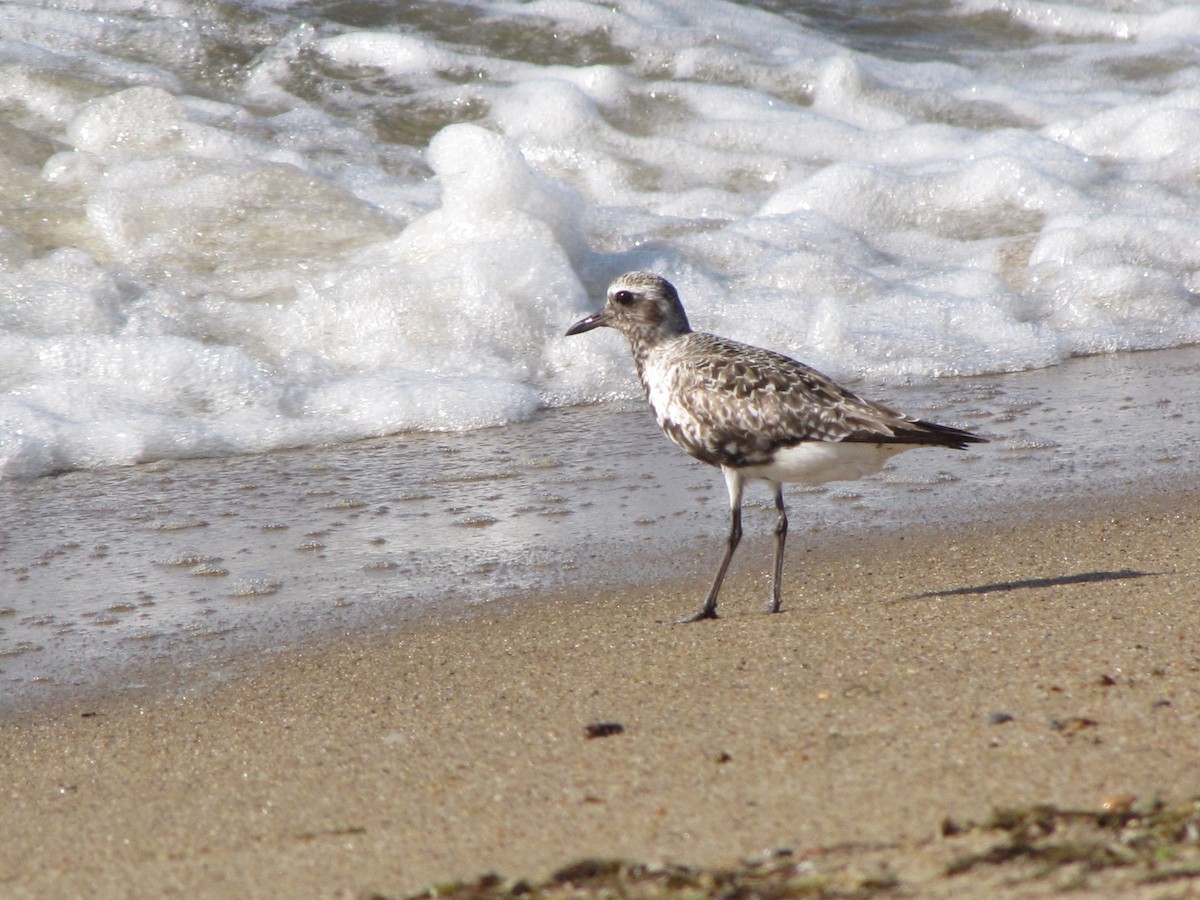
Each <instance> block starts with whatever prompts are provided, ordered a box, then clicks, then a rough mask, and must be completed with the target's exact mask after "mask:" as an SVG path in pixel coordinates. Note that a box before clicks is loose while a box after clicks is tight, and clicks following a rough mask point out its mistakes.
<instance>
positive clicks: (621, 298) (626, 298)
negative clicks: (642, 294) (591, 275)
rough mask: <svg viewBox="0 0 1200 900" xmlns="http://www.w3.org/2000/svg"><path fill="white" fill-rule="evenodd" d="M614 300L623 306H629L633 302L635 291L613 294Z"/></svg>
mask: <svg viewBox="0 0 1200 900" xmlns="http://www.w3.org/2000/svg"><path fill="white" fill-rule="evenodd" d="M613 300H614V301H615V302H617V303H620V304H621V305H622V306H628V305H629V304H630V303H632V302H633V291H617V292H616V293H615V294H613Z"/></svg>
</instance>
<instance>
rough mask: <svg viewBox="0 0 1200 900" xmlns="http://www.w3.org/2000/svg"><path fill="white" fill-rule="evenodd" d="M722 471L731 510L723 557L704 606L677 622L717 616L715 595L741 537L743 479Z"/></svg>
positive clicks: (730, 470)
mask: <svg viewBox="0 0 1200 900" xmlns="http://www.w3.org/2000/svg"><path fill="white" fill-rule="evenodd" d="M724 472H725V484H726V486H727V487H728V488H729V507H730V511H731V514H730V522H729V537H728V538H727V540H726V545H725V558H724V559H722V560H721V567H720V568H719V569H717V577H716V578H714V579H713V583H712V587H710V588H709V589H708V597H706V598H705V600H704V606H702V607H701V608H700V612H698V613H696V614H695V615H691V616H685V617H684V618H682V619H679V620H678V622H679V624H683V623H685V622H699V621H700V620H701V619H715V618H717V595H718V594H719V593H721V582H723V581H724V580H725V573H726V571H728V569H729V562H730V560H732V559H733V551H734V550H736V549H737V545H738V543H739V542H740V541H741V539H742V487H743V486H744V484H745V480H744V479H743V478H742V476H741V475H740V474H739V473H738V471H737V470H736V469H724Z"/></svg>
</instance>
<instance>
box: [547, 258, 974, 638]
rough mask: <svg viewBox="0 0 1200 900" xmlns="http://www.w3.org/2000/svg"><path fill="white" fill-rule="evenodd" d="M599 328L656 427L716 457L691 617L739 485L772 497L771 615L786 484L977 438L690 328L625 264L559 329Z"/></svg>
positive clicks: (713, 607) (670, 292) (737, 510)
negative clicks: (714, 493)
mask: <svg viewBox="0 0 1200 900" xmlns="http://www.w3.org/2000/svg"><path fill="white" fill-rule="evenodd" d="M602 326H607V327H609V328H615V329H616V330H617V331H619V332H621V334H623V335H625V337H626V339H628V341H629V347H630V349H631V350H632V351H633V361H634V364H635V365H636V366H637V372H638V377H639V378H640V379H641V382H642V387H643V388H645V391H646V399H647V400H648V401H649V402H650V408H651V409H653V410H654V416H655V418H656V419H657V420H658V424H659V427H660V428H662V430H663V431H664V432H665V433H666V435H667V437H669V438H670V439H671V440H672V441H674V442H675V444H676V445H678V446H679V447H680V448H682V449H683V450H686V451H687V452H688V453H690V454H691V455H692V456H694V457H695V458H696V459H699V460H701V461H702V462H706V463H708V464H709V465H713V466H720V467H721V471H722V472H723V473H724V475H725V484H726V485H727V487H728V488H729V506H730V508H731V510H732V512H731V517H732V518H731V522H730V527H729V537H728V539H727V542H726V547H725V556H724V558H723V559H722V560H721V565H720V567H719V568H718V569H717V575H716V578H714V579H713V583H712V587H711V588H710V589H709V591H708V596H707V597H706V598H705V600H704V606H703V607H701V609H700V611H699V612H698V613H696V614H695V615H693V616H688V617H687V618H684V619H680V621H681V622H694V621H698V620H700V619H715V618H716V617H717V595H718V594H719V593H720V592H721V582H722V581H724V580H725V573H726V571H727V570H728V569H729V561H730V560H731V559H733V552H734V550H736V549H737V545H738V542H739V541H741V539H742V491H743V489H744V488H745V485H746V482H747V481H748V480H752V479H758V480H761V481H765V482H767V484H768V485H770V487H771V490H772V491H773V492H774V495H775V509H776V510H777V512H778V518H777V519H776V523H775V577H774V582H773V585H772V594H771V603H770V605H769V606H768V610H769V611H770V612H779V608H780V603H781V593H782V590H783V585H782V580H783V548H784V544H785V542H786V541H787V530H788V519H787V508H786V506H785V505H784V502H783V485H784V484H785V483H793V484H795V483H799V484H821V483H823V482H827V481H849V480H853V479H856V478H861V477H862V476H864V475H870V474H872V473H874V472H878V471H879V470H880V469H881V468H882V467H883V464H884V463H885V462H887V460H888V459H889V458H891V457H892V456H895V455H896V454H897V453H902V452H903V451H905V450H911V449H913V448H915V447H950V448H953V449H955V450H962V449H965V448H966V446H967V445H968V444H975V443H984V442H986V440H987V439H986V438H982V437H979V436H978V435H975V434H972V433H970V432H969V431H963V430H962V429H959V428H951V427H950V426H948V425H938V424H935V423H933V422H925V421H922V420H920V419H914V418H912V417H911V416H906V415H904V414H903V413H899V412H896V411H895V410H893V409H889V408H888V407H886V406H884V405H882V404H880V403H874V402H872V401H870V400H865V399H863V398H862V397H859V396H858V395H857V394H855V393H853V392H852V391H849V390H847V389H846V388H844V387H841V386H840V385H838V384H836V383H835V382H834V381H832V380H831V379H829V378H827V377H826V376H824V375H822V374H821V373H820V372H818V371H816V370H815V369H813V368H810V367H809V366H806V365H805V364H804V363H802V362H797V361H796V360H794V359H792V358H790V357H788V356H784V355H783V354H781V353H775V352H773V351H771V350H764V349H763V348H761V347H753V346H750V345H749V344H742V343H739V342H738V341H733V340H730V339H728V338H723V337H717V336H716V335H713V334H705V333H703V332H699V331H692V328H691V326H690V325H689V324H688V319H687V314H686V313H685V312H684V311H683V304H681V303H680V302H679V294H678V293H677V292H676V291H675V288H674V286H673V285H672V284H671V283H670V282H669V281H667V280H666V279H664V278H661V277H659V276H658V275H655V274H653V273H651V272H628V273H626V274H625V275H622V276H621V277H620V278H618V279H617V280H616V281H614V282H613V283H612V284H611V285H610V286H609V288H608V298H607V301H606V302H605V304H604V308H603V309H601V310H600V312H598V313H596V314H595V315H591V316H588V317H587V318H585V319H581V320H580V321H578V322H576V323H575V324H574V325H572V326H571V327H570V328H568V329H567V334H568V335H572V334H582V333H583V332H585V331H591V330H592V329H593V328H600V327H602Z"/></svg>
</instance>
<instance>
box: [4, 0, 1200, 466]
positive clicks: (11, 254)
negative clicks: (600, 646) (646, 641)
mask: <svg viewBox="0 0 1200 900" xmlns="http://www.w3.org/2000/svg"><path fill="white" fill-rule="evenodd" d="M1198 35H1200V7H1195V6H1184V5H1178V4H1175V3H1171V2H1154V0H1139V2H1133V0H1129V2H1120V0H1109V2H1105V0H1096V2H1075V3H1050V2H989V0H937V2H932V0H931V2H897V0H873V2H860V3H832V2H830V3H821V2H807V3H806V2H783V0H763V2H760V3H729V2H720V0H630V2H615V3H603V4H601V3H589V2H581V0H534V2H520V3H518V2H455V3H447V2H419V0H418V2H411V3H404V4H399V3H395V2H390V0H388V2H384V0H379V2H353V0H327V2H288V0H202V2H192V0H187V2H184V0H69V2H67V0H64V2H21V0H9V2H5V3H4V4H3V5H0V477H4V478H8V479H25V478H31V477H37V476H44V475H47V474H51V473H60V472H64V471H69V470H75V469H93V468H104V467H111V466H123V465H129V464H134V463H142V462H148V461H154V460H171V459H182V458H189V457H234V456H238V455H241V454H248V453H258V452H263V451H270V450H280V449H284V448H295V447H304V446H313V445H330V444H340V443H343V442H351V441H357V440H361V439H363V438H369V437H372V436H380V435H389V434H396V433H402V432H412V431H416V432H421V431H424V432H464V431H471V430H473V429H480V428H484V427H486V426H495V425H506V424H511V423H518V422H527V421H529V420H530V419H531V418H533V417H534V416H535V415H536V414H537V413H538V412H539V410H545V409H548V408H555V407H566V406H570V405H573V404H578V403H583V402H592V401H605V400H625V399H629V398H633V397H635V396H636V394H637V387H636V384H635V382H634V379H633V377H632V367H631V365H630V362H629V360H628V355H627V350H626V348H625V347H624V345H623V343H622V342H621V340H620V339H619V338H618V337H617V336H616V335H612V334H608V333H604V334H592V335H588V336H586V337H580V338H565V337H564V336H563V331H564V330H565V328H566V327H567V326H568V325H569V324H571V323H572V322H573V321H575V320H576V319H577V318H579V317H580V316H581V315H583V314H585V313H587V312H591V311H593V310H594V309H595V308H596V307H597V306H598V305H599V303H600V302H601V298H602V296H603V291H604V287H605V285H606V284H607V282H608V281H609V280H610V279H611V278H612V277H613V276H615V275H616V274H619V273H620V272H622V271H625V270H628V269H631V268H650V269H654V270H657V271H659V272H661V273H663V274H664V275H666V276H667V277H668V278H670V279H671V280H673V281H674V282H675V283H676V284H677V286H678V287H679V288H680V290H681V293H682V295H683V297H684V300H685V303H686V304H687V305H688V309H689V313H690V316H691V318H692V321H693V324H694V325H696V326H697V327H699V328H702V329H704V330H710V331H716V332H721V333H726V334H729V335H732V336H736V337H738V338H741V339H744V340H748V341H751V342H755V343H761V344H766V345H769V346H771V347H774V348H776V349H779V350H782V351H784V352H787V353H791V354H793V355H796V356H798V357H800V358H802V359H804V360H805V361H807V362H810V363H812V364H814V365H816V366H818V367H819V368H821V369H823V370H825V371H827V372H829V373H830V374H832V375H834V376H836V377H839V378H842V379H847V380H850V381H853V382H856V383H866V384H869V385H871V386H873V387H877V386H882V387H884V388H885V389H886V388H887V387H889V386H899V385H902V384H921V383H928V382H930V381H932V380H934V379H938V378H942V377H944V376H954V375H980V374H989V373H1004V372H1013V371H1019V370H1027V369H1036V368H1044V367H1053V366H1059V365H1061V364H1062V363H1063V362H1064V361H1065V360H1068V359H1070V358H1071V357H1072V356H1078V355H1083V354H1105V353H1113V352H1116V351H1122V350H1135V349H1148V348H1167V347H1178V346H1182V345H1186V344H1190V343H1195V342H1197V341H1200V40H1198V39H1197V36H1198Z"/></svg>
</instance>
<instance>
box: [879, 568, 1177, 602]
mask: <svg viewBox="0 0 1200 900" xmlns="http://www.w3.org/2000/svg"><path fill="white" fill-rule="evenodd" d="M1162 574H1164V573H1162V572H1140V571H1138V570H1137V569H1117V570H1116V571H1112V572H1077V573H1076V574H1074V575H1054V576H1051V577H1049V578H1023V579H1021V580H1019V581H995V582H992V583H991V584H980V585H975V586H974V587H960V588H949V589H947V590H944V591H925V592H923V593H920V594H914V595H912V596H909V597H902V598H900V599H901V600H928V599H930V598H934V597H969V596H973V595H981V594H998V593H1002V592H1007V591H1020V590H1027V589H1030V590H1032V589H1037V588H1050V587H1062V586H1063V585H1071V584H1096V583H1098V582H1102V581H1132V580H1133V579H1136V578H1154V577H1157V576H1159V575H1162Z"/></svg>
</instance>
